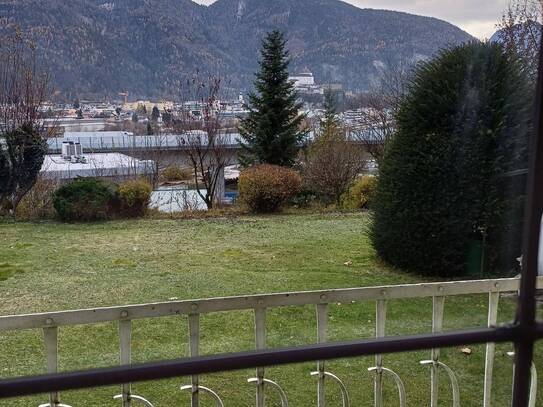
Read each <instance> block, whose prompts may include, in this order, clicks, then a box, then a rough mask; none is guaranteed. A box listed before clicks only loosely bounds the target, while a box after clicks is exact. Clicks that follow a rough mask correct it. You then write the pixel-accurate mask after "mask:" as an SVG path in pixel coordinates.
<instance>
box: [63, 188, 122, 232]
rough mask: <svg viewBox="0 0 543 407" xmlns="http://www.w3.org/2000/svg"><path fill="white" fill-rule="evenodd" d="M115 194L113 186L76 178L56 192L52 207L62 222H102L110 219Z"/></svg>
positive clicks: (115, 190) (115, 189)
mask: <svg viewBox="0 0 543 407" xmlns="http://www.w3.org/2000/svg"><path fill="white" fill-rule="evenodd" d="M116 194H117V187H116V186H115V185H114V184H110V183H106V182H104V181H101V180H98V179H94V178H77V179H75V180H74V181H72V182H71V183H69V184H66V185H63V186H61V187H60V188H59V189H57V190H56V192H55V194H54V197H53V206H54V208H55V210H56V211H57V214H58V216H59V217H60V219H62V220H64V221H68V222H74V221H80V222H89V221H95V220H104V219H108V218H109V217H111V214H112V205H113V203H114V201H115V199H116Z"/></svg>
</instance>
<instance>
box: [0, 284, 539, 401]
mask: <svg viewBox="0 0 543 407" xmlns="http://www.w3.org/2000/svg"><path fill="white" fill-rule="evenodd" d="M537 283H538V286H539V287H540V288H543V277H540V278H539V279H538V282H537ZM518 289H519V280H518V279H494V280H475V281H456V282H442V283H426V284H411V285H394V286H381V287H363V288H351V289H335V290H322V291H307V292H290V293H280V294H267V295H252V296H238V297H224V298H212V299H201V300H187V301H170V302H160V303H151V304H141V305H128V306H118V307H107V308H94V309H83V310H73V311H61V312H48V313H38V314H28V315H13V316H4V317H0V331H7V330H21V329H42V330H43V334H44V335H43V338H44V342H45V349H46V358H47V370H48V373H50V374H55V373H57V371H58V357H59V355H58V332H59V329H62V327H65V326H74V325H85V324H96V323H103V322H111V321H115V322H117V323H118V329H119V336H118V338H119V349H120V351H119V361H120V364H121V365H129V364H130V363H131V334H132V321H134V320H138V319H147V318H160V317H168V316H180V315H186V316H188V327H187V330H188V334H189V350H190V356H191V358H193V360H196V359H197V358H198V357H199V348H200V318H201V316H202V315H203V314H207V313H211V312H226V311H235V310H252V311H253V313H254V333H255V335H254V346H255V350H256V351H257V352H266V351H267V352H270V350H268V349H267V345H266V336H267V335H266V315H267V311H268V310H270V309H273V308H278V307H285V306H305V305H313V306H314V307H315V318H316V322H317V330H316V332H315V334H316V338H317V342H318V344H323V345H324V344H326V343H327V342H328V328H327V326H328V307H329V304H334V303H338V302H339V303H346V302H351V301H372V302H375V309H376V320H375V321H376V322H375V324H376V325H375V337H376V338H384V340H386V339H387V338H386V321H387V303H388V301H390V300H395V299H409V298H423V297H426V298H428V297H430V298H432V300H433V309H432V311H433V312H432V333H433V334H437V335H439V334H440V333H442V329H443V312H444V307H445V301H446V298H447V297H449V296H455V295H466V294H483V293H484V294H488V310H487V316H488V327H489V328H491V327H495V325H496V321H497V315H498V305H499V299H500V294H502V293H515V292H516V291H517V290H518ZM506 339H507V336H504V340H506ZM326 346H332V348H329V350H333V349H334V348H333V346H336V345H334V344H327V345H326ZM337 346H344V345H337ZM385 348H386V347H385ZM309 349H310V348H309ZM323 349H326V348H323ZM338 349H339V348H338ZM383 349H384V348H383ZM271 352H277V351H271ZM383 353H384V352H383ZM494 353H495V344H494V343H488V344H487V345H486V356H485V371H484V399H483V400H481V402H482V405H483V406H485V407H488V406H490V400H491V393H492V378H493V367H494ZM271 354H272V353H270V354H269V355H271ZM314 355H315V356H314V357H313V358H311V357H307V356H306V359H305V360H315V361H316V369H315V370H314V371H312V372H309V373H310V374H311V375H314V376H315V377H316V378H317V406H318V407H324V406H325V397H324V394H325V383H329V385H332V386H333V388H332V389H330V390H329V391H338V392H340V394H341V399H342V403H343V406H345V407H347V406H349V394H348V388H347V387H346V386H345V384H344V382H343V381H342V378H340V377H338V376H337V375H336V374H334V372H331V371H328V370H327V369H326V365H325V361H324V358H323V359H320V358H319V356H318V352H315V353H314ZM341 355H342V354H341V353H335V354H331V355H326V359H328V358H330V357H334V356H335V357H341ZM347 356H348V355H347ZM351 356H353V355H351ZM230 357H231V356H230ZM202 360H204V361H205V360H206V359H205V358H204V359H202ZM287 361H288V360H287ZM290 361H291V362H294V361H296V359H295V358H292V359H291V360H290ZM207 362H208V366H207V367H208V368H209V367H211V368H212V367H213V361H212V360H210V359H209V357H207ZM272 364H274V363H272ZM421 364H422V365H426V366H428V367H429V369H430V383H431V406H432V407H434V406H437V405H438V399H439V392H438V374H439V372H440V371H442V372H444V373H445V374H446V376H447V377H448V380H449V382H450V385H451V389H452V395H453V406H455V407H456V406H459V405H460V388H459V386H458V380H457V378H456V375H455V373H454V371H453V370H452V369H450V368H449V367H448V366H447V365H445V364H444V363H443V362H442V361H441V360H440V350H439V349H437V348H435V349H432V350H431V355H430V358H429V359H428V360H423V361H421ZM204 365H205V363H204ZM204 370H205V369H204ZM368 370H369V371H370V372H373V374H374V400H375V406H382V400H383V395H382V391H383V381H384V380H387V379H390V380H392V381H393V382H394V383H395V385H396V387H397V389H398V394H399V400H400V406H405V405H406V400H407V398H408V394H406V391H405V386H404V384H403V381H402V378H401V377H400V376H399V375H398V374H397V373H396V372H394V371H393V370H391V369H390V368H388V367H387V366H386V363H385V360H384V358H383V355H382V354H381V353H378V354H377V355H375V365H374V366H371V367H369V369H368ZM163 373H166V370H164V372H163ZM176 375H178V373H176V372H173V371H172V372H171V376H176ZM179 375H180V374H179ZM191 377H192V379H191V383H190V384H187V385H184V386H182V387H181V389H182V390H187V391H190V392H191V406H192V407H195V406H198V405H199V398H200V396H201V395H202V393H205V394H206V396H209V397H212V398H213V399H214V400H215V402H216V405H217V406H223V401H222V400H221V395H220V393H219V392H218V391H216V389H215V390H214V389H210V388H208V387H204V386H202V385H201V383H200V376H199V374H192V375H191ZM531 380H532V385H531V396H530V404H529V405H530V406H534V405H535V397H536V391H537V384H536V380H537V376H536V371H535V368H532V375H531ZM115 382H116V383H123V380H122V375H120V376H119V375H118V376H117V379H116V380H115ZM248 382H249V383H254V384H255V386H256V403H255V405H256V406H257V407H263V406H264V391H265V389H266V388H267V389H268V391H275V392H277V393H278V396H279V398H280V399H281V403H282V406H284V407H286V406H288V398H287V393H286V392H285V391H284V390H283V388H282V387H281V383H276V382H275V381H274V380H273V377H267V376H266V369H265V367H264V365H258V367H257V368H256V372H255V376H254V377H250V378H248ZM92 383H93V382H92V381H91V382H88V383H86V384H87V385H92ZM6 384H7V382H6ZM84 387H86V386H84ZM12 390H16V389H12ZM28 392H29V391H28V389H27V390H26V393H28ZM30 392H39V387H38V388H35V389H33V390H32V391H30ZM6 395H10V394H9V392H6V387H5V386H2V385H1V382H0V396H6ZM12 395H13V394H12ZM115 397H116V398H117V399H120V400H122V405H123V407H129V406H132V405H133V404H135V403H134V402H138V403H143V404H144V405H146V406H152V405H153V404H152V401H148V400H147V399H146V398H145V397H144V395H137V394H133V393H132V391H131V385H130V383H124V384H122V388H121V392H120V394H118V395H115ZM43 406H50V407H61V406H62V404H61V402H60V392H59V391H51V392H50V394H49V402H48V403H47V404H43Z"/></svg>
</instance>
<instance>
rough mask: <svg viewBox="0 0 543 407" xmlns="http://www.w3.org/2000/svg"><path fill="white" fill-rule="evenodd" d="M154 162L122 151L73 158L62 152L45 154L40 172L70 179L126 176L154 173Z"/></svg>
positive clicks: (56, 177)
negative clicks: (61, 153)
mask: <svg viewBox="0 0 543 407" xmlns="http://www.w3.org/2000/svg"><path fill="white" fill-rule="evenodd" d="M153 171H154V163H153V161H149V160H138V159H137V158H132V157H129V156H127V155H124V154H120V153H91V154H85V155H84V156H81V157H77V159H75V156H74V157H72V158H71V159H70V158H68V157H63V156H62V155H60V154H58V155H57V154H54V155H53V154H49V155H46V156H45V159H44V161H43V164H42V167H41V170H40V174H41V175H42V176H43V177H44V178H49V179H57V180H69V179H73V178H79V177H94V178H125V177H131V176H134V175H150V174H153Z"/></svg>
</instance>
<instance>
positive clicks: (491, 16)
mask: <svg viewBox="0 0 543 407" xmlns="http://www.w3.org/2000/svg"><path fill="white" fill-rule="evenodd" d="M195 1H196V2H197V3H201V4H210V3H213V2H214V0H195ZM270 1H273V0H270ZM345 1H346V2H347V3H351V4H354V5H355V6H358V7H361V8H364V7H369V8H379V9H388V10H398V11H406V12H408V13H414V14H420V15H424V16H432V17H437V18H440V19H443V20H446V21H449V22H451V23H453V24H455V25H457V26H459V27H461V28H462V29H463V30H465V31H467V32H469V33H470V34H472V35H474V36H476V37H479V38H481V39H482V38H488V37H490V36H491V35H492V34H493V33H494V32H495V31H496V24H497V23H498V22H499V20H500V16H501V15H502V12H503V10H504V9H505V7H506V6H507V4H508V3H509V0H345Z"/></svg>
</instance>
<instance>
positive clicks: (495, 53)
mask: <svg viewBox="0 0 543 407" xmlns="http://www.w3.org/2000/svg"><path fill="white" fill-rule="evenodd" d="M532 97H533V91H532V90H531V89H530V88H529V86H528V84H527V81H526V79H525V77H524V76H523V73H522V68H521V67H520V65H519V63H518V61H517V60H515V59H514V56H512V55H510V54H507V53H505V52H504V51H503V49H502V48H501V47H500V46H499V45H496V44H487V43H485V44H483V43H470V44H464V45H462V46H459V47H455V48H452V49H449V50H444V51H442V52H440V53H439V54H438V56H437V57H436V58H435V59H434V60H432V61H429V62H426V63H423V64H422V65H421V66H419V68H418V69H417V71H416V72H415V75H414V78H413V81H412V83H411V85H410V90H409V93H408V94H407V95H406V97H405V98H404V100H403V102H402V104H401V106H400V110H399V113H398V116H397V132H396V134H395V136H394V138H393V139H392V141H391V142H390V144H388V145H387V147H386V149H385V154H384V156H383V159H382V161H381V163H380V165H379V180H378V183H377V188H376V192H375V199H374V204H373V210H374V222H373V226H372V233H371V238H372V241H373V245H374V247H375V249H376V250H377V252H378V254H379V255H380V256H381V257H382V258H383V259H384V260H385V261H387V262H388V263H390V264H392V265H394V266H396V267H400V268H403V269H406V270H411V271H414V272H419V273H423V274H427V275H438V276H452V275H454V276H458V275H461V274H465V273H466V272H467V271H468V270H469V271H470V272H478V270H477V267H478V265H480V261H477V259H475V260H474V259H473V257H474V256H473V255H472V254H473V253H474V250H475V249H477V247H479V248H480V247H481V244H482V243H483V241H484V253H485V254H484V265H485V270H482V271H483V272H485V273H496V272H501V273H506V272H509V270H510V269H511V268H512V267H513V266H514V265H515V263H516V262H515V258H516V257H518V256H519V255H520V254H521V248H520V242H521V240H522V239H521V233H520V231H521V228H522V216H520V215H521V212H522V211H519V210H518V208H519V207H522V206H518V205H517V204H515V205H513V202H518V201H519V199H520V200H522V195H523V194H524V192H522V191H523V189H524V188H525V182H526V180H525V177H524V176H514V177H511V176H507V174H510V173H515V172H519V171H518V170H521V169H522V168H525V164H526V162H527V140H528V135H529V133H530V127H531V125H530V105H531V103H530V98H532Z"/></svg>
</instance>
